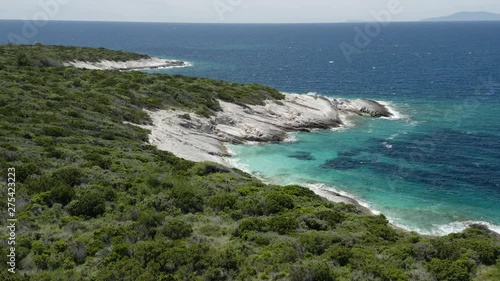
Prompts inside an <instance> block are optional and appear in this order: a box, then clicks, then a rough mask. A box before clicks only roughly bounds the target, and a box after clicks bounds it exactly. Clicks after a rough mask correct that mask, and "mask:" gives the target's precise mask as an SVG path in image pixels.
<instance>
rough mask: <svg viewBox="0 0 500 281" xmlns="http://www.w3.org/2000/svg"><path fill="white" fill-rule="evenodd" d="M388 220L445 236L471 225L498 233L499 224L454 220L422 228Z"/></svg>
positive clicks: (399, 225) (405, 227)
mask: <svg viewBox="0 0 500 281" xmlns="http://www.w3.org/2000/svg"><path fill="white" fill-rule="evenodd" d="M388 220H389V222H390V223H391V224H393V225H395V226H397V227H400V228H402V229H404V230H407V231H414V232H417V233H419V234H422V235H431V236H446V235H449V234H452V233H460V232H463V231H464V230H466V229H467V228H469V227H470V226H471V225H481V226H484V227H487V228H488V229H489V230H491V231H493V232H495V233H497V234H500V226H499V225H494V224H491V223H489V222H484V221H461V222H459V221H456V222H450V223H447V224H435V225H433V226H432V228H431V229H424V228H418V227H411V226H408V225H407V224H405V223H404V222H401V221H399V220H397V219H394V218H388Z"/></svg>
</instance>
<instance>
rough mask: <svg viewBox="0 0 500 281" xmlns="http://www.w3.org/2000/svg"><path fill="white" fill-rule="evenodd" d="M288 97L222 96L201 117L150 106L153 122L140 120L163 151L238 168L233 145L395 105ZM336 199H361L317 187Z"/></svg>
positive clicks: (280, 137) (385, 113)
mask: <svg viewBox="0 0 500 281" xmlns="http://www.w3.org/2000/svg"><path fill="white" fill-rule="evenodd" d="M284 96H285V98H284V99H283V100H279V101H278V100H268V101H265V105H262V106H260V105H237V104H234V103H228V102H224V101H221V100H219V101H218V102H219V103H220V105H221V107H222V111H221V112H218V113H217V114H216V115H215V116H213V117H210V118H206V117H200V116H197V115H196V114H194V113H192V112H187V111H181V110H174V109H170V110H159V111H146V112H147V113H148V115H149V116H150V118H151V120H152V122H153V124H152V125H137V124H132V125H134V126H139V127H141V128H144V129H147V130H149V131H151V133H150V135H149V143H150V144H152V145H154V146H156V147H157V148H158V149H160V150H164V151H169V152H171V153H173V154H174V155H176V156H178V157H180V158H184V159H186V160H191V161H195V162H203V161H209V162H215V163H218V164H221V165H224V166H228V167H234V164H233V163H231V161H230V157H231V155H230V153H229V151H228V149H227V147H226V145H227V144H244V143H249V142H253V143H255V142H257V143H266V142H281V141H285V140H286V138H287V136H288V134H289V133H291V132H310V131H314V130H322V129H331V128H337V127H341V126H343V125H344V124H343V122H342V120H343V119H344V118H343V117H344V116H346V115H352V114H356V115H363V116H371V117H391V116H392V113H390V111H389V109H388V108H387V107H386V106H384V105H382V104H380V103H378V102H375V101H370V100H365V99H357V100H347V99H333V98H329V97H324V96H318V95H312V94H308V95H299V94H284ZM311 189H312V190H313V191H314V192H315V193H316V194H318V195H320V196H322V197H324V198H326V199H328V200H330V201H333V202H344V203H348V204H355V205H357V206H359V207H360V208H361V209H362V210H364V211H366V212H367V213H370V211H369V210H368V209H366V208H364V207H362V206H361V205H360V204H359V203H358V202H356V201H355V200H354V199H352V198H349V197H346V196H343V195H340V194H338V193H335V192H333V191H329V190H326V189H319V188H311Z"/></svg>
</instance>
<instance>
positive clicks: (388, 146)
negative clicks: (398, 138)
mask: <svg viewBox="0 0 500 281" xmlns="http://www.w3.org/2000/svg"><path fill="white" fill-rule="evenodd" d="M382 144H383V145H384V146H385V148H387V149H391V148H392V144H389V143H388V142H386V141H384V142H383V143H382Z"/></svg>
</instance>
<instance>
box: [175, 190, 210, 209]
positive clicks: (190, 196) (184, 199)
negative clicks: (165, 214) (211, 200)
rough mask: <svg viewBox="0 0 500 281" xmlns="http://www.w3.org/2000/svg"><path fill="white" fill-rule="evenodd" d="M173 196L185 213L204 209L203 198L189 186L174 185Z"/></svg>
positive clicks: (176, 203)
mask: <svg viewBox="0 0 500 281" xmlns="http://www.w3.org/2000/svg"><path fill="white" fill-rule="evenodd" d="M171 198H172V201H173V203H174V204H175V205H176V206H177V207H179V208H180V209H181V210H182V212H183V213H186V214H187V213H197V212H201V211H203V205H204V202H203V198H202V197H201V196H199V195H197V194H196V193H195V192H194V191H193V190H192V189H191V188H189V187H185V186H182V187H174V188H173V189H172V194H171Z"/></svg>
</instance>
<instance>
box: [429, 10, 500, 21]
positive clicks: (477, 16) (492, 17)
mask: <svg viewBox="0 0 500 281" xmlns="http://www.w3.org/2000/svg"><path fill="white" fill-rule="evenodd" d="M423 21H500V14H495V13H490V12H460V13H456V14H453V15H449V16H446V17H438V18H430V19H424V20H423Z"/></svg>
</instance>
